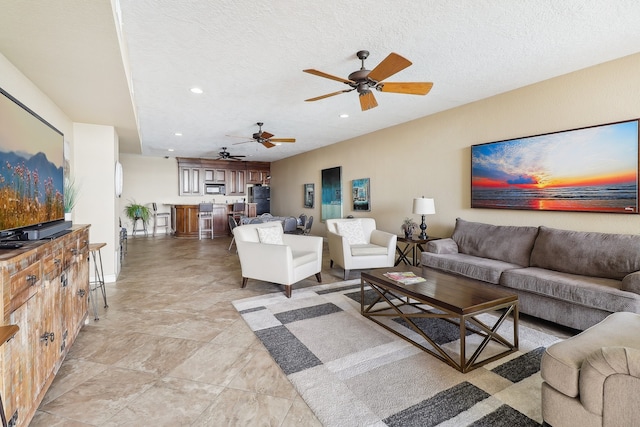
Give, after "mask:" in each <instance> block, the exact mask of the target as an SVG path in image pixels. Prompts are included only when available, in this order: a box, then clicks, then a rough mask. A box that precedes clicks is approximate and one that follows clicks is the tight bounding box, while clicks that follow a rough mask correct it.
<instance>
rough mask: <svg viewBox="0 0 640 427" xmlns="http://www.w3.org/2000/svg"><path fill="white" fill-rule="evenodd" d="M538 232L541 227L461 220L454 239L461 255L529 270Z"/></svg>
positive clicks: (458, 221)
mask: <svg viewBox="0 0 640 427" xmlns="http://www.w3.org/2000/svg"><path fill="white" fill-rule="evenodd" d="M537 233H538V227H519V226H507V225H491V224H483V223H480V222H469V221H465V220H463V219H460V218H458V219H456V227H455V229H454V230H453V235H452V236H451V238H452V239H453V240H454V241H455V242H456V243H457V245H458V251H459V252H460V253H463V254H467V255H474V256H478V257H483V258H491V259H496V260H500V261H504V262H507V263H511V264H517V265H520V266H525V267H528V266H529V257H530V256H531V250H532V249H533V243H534V241H535V240H536V235H537Z"/></svg>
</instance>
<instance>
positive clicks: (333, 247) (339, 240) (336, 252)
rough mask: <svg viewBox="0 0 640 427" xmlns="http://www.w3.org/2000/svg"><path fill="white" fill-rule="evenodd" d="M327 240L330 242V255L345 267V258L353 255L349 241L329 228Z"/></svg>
mask: <svg viewBox="0 0 640 427" xmlns="http://www.w3.org/2000/svg"><path fill="white" fill-rule="evenodd" d="M327 241H328V243H329V256H330V257H331V260H333V261H335V262H336V263H338V265H340V266H342V267H344V259H345V258H346V257H351V249H350V247H349V242H347V239H346V238H344V237H342V236H341V235H339V234H338V233H334V232H333V231H329V230H327Z"/></svg>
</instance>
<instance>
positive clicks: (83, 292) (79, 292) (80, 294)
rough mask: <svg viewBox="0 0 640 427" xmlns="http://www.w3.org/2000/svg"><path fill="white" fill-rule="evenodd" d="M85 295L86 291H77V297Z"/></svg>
mask: <svg viewBox="0 0 640 427" xmlns="http://www.w3.org/2000/svg"><path fill="white" fill-rule="evenodd" d="M86 294H87V291H85V290H84V289H78V296H81V297H83V296H85V295H86Z"/></svg>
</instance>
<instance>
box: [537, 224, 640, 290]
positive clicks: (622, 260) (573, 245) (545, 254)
mask: <svg viewBox="0 0 640 427" xmlns="http://www.w3.org/2000/svg"><path fill="white" fill-rule="evenodd" d="M531 266H532V267H541V268H546V269H550V270H556V271H562V272H565V273H572V274H581V275H585V276H594V277H606V278H610V279H617V280H622V279H623V278H624V277H625V276H626V275H627V274H629V273H633V272H634V271H638V270H640V236H636V235H631V234H609V233H595V232H585V231H570V230H557V229H554V228H549V227H544V226H541V227H540V231H539V232H538V238H537V239H536V242H535V245H534V246H533V252H532V253H531Z"/></svg>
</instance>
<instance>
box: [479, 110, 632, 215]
mask: <svg viewBox="0 0 640 427" xmlns="http://www.w3.org/2000/svg"><path fill="white" fill-rule="evenodd" d="M471 207H472V208H494V209H525V210H542V211H573V212H614V213H638V119H636V120H629V121H624V122H617V123H610V124H605V125H599V126H591V127H586V128H580V129H573V130H567V131H562V132H555V133H549V134H544V135H536V136H529V137H525V138H517V139H510V140H506V141H499V142H491V143H486V144H479V145H473V146H471Z"/></svg>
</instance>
